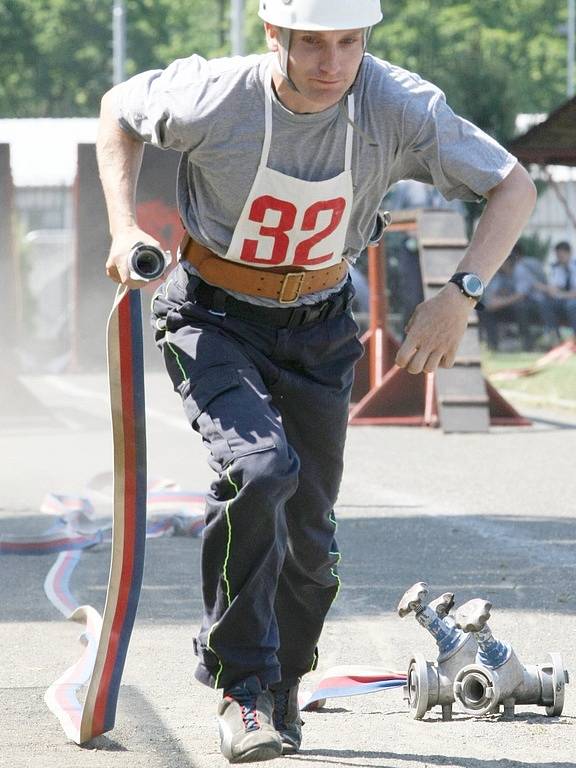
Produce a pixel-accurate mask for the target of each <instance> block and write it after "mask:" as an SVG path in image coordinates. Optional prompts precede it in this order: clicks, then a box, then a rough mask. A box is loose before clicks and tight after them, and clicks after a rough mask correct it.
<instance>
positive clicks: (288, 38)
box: [278, 27, 372, 93]
mask: <svg viewBox="0 0 576 768" xmlns="http://www.w3.org/2000/svg"><path fill="white" fill-rule="evenodd" d="M371 32H372V27H366V29H365V30H364V50H363V52H362V59H364V54H365V53H366V49H367V48H368V40H369V39H370V33H371ZM278 42H279V43H280V45H279V48H278V61H279V64H280V72H281V73H282V77H283V78H284V80H286V82H287V83H288V85H289V86H290V88H292V90H293V91H296V93H300V91H299V90H298V87H297V86H296V83H295V82H294V81H293V80H292V78H291V77H290V75H289V73H288V60H289V58H290V44H291V42H292V30H291V29H287V28H286V27H278ZM361 67H362V62H360V66H359V67H358V72H357V73H356V77H355V78H354V82H353V83H352V85H351V86H350V88H349V91H350V90H352V88H353V87H354V83H355V82H356V80H357V79H358V75H359V73H360V69H361Z"/></svg>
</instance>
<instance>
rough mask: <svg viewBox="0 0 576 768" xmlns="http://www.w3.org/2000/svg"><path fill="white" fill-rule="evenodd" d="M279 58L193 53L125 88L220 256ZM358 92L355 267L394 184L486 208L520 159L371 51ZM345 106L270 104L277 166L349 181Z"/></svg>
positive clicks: (121, 105)
mask: <svg viewBox="0 0 576 768" xmlns="http://www.w3.org/2000/svg"><path fill="white" fill-rule="evenodd" d="M274 56H275V54H264V55H254V56H246V57H234V58H222V59H213V60H210V61H207V60H205V59H203V58H201V57H200V56H197V55H194V56H191V57H190V58H187V59H180V60H178V61H175V62H173V63H172V64H171V65H170V66H169V67H168V68H167V69H165V70H154V71H150V72H144V73H142V74H139V75H136V76H135V77H133V78H131V79H130V80H128V81H126V82H125V83H124V84H123V85H122V86H121V87H120V88H119V89H118V94H119V95H118V99H117V115H118V118H119V120H120V124H121V125H122V127H123V128H125V129H126V130H128V131H130V132H133V133H134V134H136V135H137V136H138V137H139V138H140V139H142V140H144V141H146V142H149V143H152V144H154V145H156V146H158V147H162V148H166V149H167V148H172V149H175V150H178V151H180V152H182V153H183V157H182V162H181V165H180V171H179V178H178V206H179V210H180V215H181V217H182V220H183V221H184V223H185V225H186V227H187V229H188V230H189V232H190V233H191V235H192V236H193V237H194V238H195V239H197V240H198V241H200V242H202V243H204V244H205V245H206V246H207V247H208V248H210V249H211V250H213V251H214V252H215V253H217V254H218V255H220V256H223V255H224V254H225V253H226V251H227V250H228V246H229V244H230V241H231V239H232V233H233V231H234V228H235V225H236V222H237V220H238V218H239V216H240V214H241V212H242V209H243V207H244V203H245V201H246V198H247V196H248V193H249V191H250V189H251V187H252V183H253V181H254V178H255V175H256V171H257V169H258V165H259V162H260V156H261V152H262V144H263V140H264V99H265V93H264V83H265V74H266V71H267V68H268V67H269V66H271V64H272V61H273V57H274ZM353 93H354V97H355V108H356V116H355V123H356V124H357V126H358V128H359V129H360V130H358V131H355V132H354V150H353V160H352V174H353V182H354V200H353V206H352V215H351V220H350V225H349V228H348V233H347V236H346V246H345V250H344V257H345V258H346V259H347V260H349V261H350V262H354V261H355V260H356V258H357V257H358V255H359V254H360V252H361V251H362V250H363V249H364V248H365V247H366V245H367V244H368V243H369V242H370V241H371V239H372V238H374V236H375V233H376V231H377V229H378V210H379V208H380V205H381V201H382V198H383V197H384V195H385V194H386V192H387V191H388V189H389V188H390V186H391V185H392V184H394V183H395V182H396V181H399V180H400V179H416V180H418V181H422V182H425V183H429V184H433V185H434V186H435V187H437V188H438V190H439V191H440V192H441V193H442V195H443V196H444V197H445V198H446V199H448V200H451V199H453V198H460V199H462V200H479V199H481V197H482V196H483V195H484V194H485V193H486V192H488V191H489V190H490V189H492V188H493V187H494V186H496V185H497V184H498V183H499V182H500V181H502V180H503V179H504V178H505V177H506V176H507V174H508V173H509V172H510V171H511V170H512V168H513V167H514V165H515V163H516V159H515V158H514V157H513V156H512V155H510V154H509V153H508V152H507V151H506V150H505V149H504V148H503V147H501V146H500V145H499V144H498V143H497V142H496V141H494V139H492V138H490V137H489V136H488V135H487V134H485V133H483V132H482V131H481V130H480V129H478V128H477V127H475V126H474V125H472V124H471V123H469V122H468V121H466V120H464V119H462V118H461V117H458V116H457V115H455V114H454V112H452V110H451V109H450V107H449V106H448V105H447V104H446V101H445V98H444V94H443V93H442V91H440V90H439V89H438V88H437V87H436V86H434V85H431V84H430V83H428V82H426V81H424V80H422V79H421V78H420V77H419V76H418V75H415V74H413V73H411V72H408V71H406V70H404V69H401V68H399V67H395V66H393V65H392V64H389V63H388V62H386V61H382V60H380V59H377V58H375V57H373V56H371V55H369V54H367V55H366V56H365V58H364V61H363V64H362V67H361V70H360V73H359V75H358V78H357V79H356V82H355V84H354V86H353ZM343 104H344V102H342V103H341V104H338V105H335V106H333V107H330V108H329V109H327V110H325V111H323V112H319V113H313V114H296V113H293V112H290V111H289V110H288V109H286V108H285V107H284V106H283V105H282V104H281V103H280V102H279V101H278V100H277V99H276V98H275V97H274V104H273V113H272V114H273V118H272V146H271V150H270V157H269V162H268V164H269V166H270V167H271V168H273V169H274V170H277V171H280V172H281V173H285V174H287V175H290V176H294V177H297V178H300V179H304V180H310V181H323V180H325V179H328V178H332V177H334V176H336V175H338V174H340V173H342V171H343V170H344V153H345V138H346V126H347V122H346V111H345V109H343ZM143 226H144V228H145V223H143ZM325 295H327V294H326V293H323V294H315V295H314V296H311V297H307V298H306V299H305V301H306V302H307V303H309V302H311V301H318V300H320V299H322V298H324V296H325ZM241 298H247V297H244V296H242V297H241ZM250 300H252V299H250ZM263 301H264V300H260V301H259V302H258V303H262V302H263ZM265 303H269V304H272V305H274V304H275V302H268V301H266V302H265Z"/></svg>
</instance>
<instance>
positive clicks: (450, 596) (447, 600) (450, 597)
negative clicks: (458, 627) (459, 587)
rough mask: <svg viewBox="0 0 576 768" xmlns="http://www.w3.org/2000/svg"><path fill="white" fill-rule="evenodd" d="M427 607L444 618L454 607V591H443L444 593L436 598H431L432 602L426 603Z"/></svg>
mask: <svg viewBox="0 0 576 768" xmlns="http://www.w3.org/2000/svg"><path fill="white" fill-rule="evenodd" d="M428 607H429V608H432V610H434V611H436V614H437V615H438V616H440V618H441V619H445V618H446V616H448V614H449V613H450V611H451V610H452V608H454V592H444V594H443V595H440V597H437V598H436V600H432V602H431V603H429V604H428Z"/></svg>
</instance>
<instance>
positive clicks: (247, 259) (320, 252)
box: [226, 70, 354, 269]
mask: <svg viewBox="0 0 576 768" xmlns="http://www.w3.org/2000/svg"><path fill="white" fill-rule="evenodd" d="M265 85H266V87H265V90H266V98H265V134H264V144H263V147H262V156H261V158H260V166H259V168H258V172H257V173H256V178H255V179H254V183H253V185H252V189H251V190H250V193H249V195H248V198H247V200H246V203H245V205H244V209H243V211H242V214H241V216H240V218H239V219H238V223H237V224H236V228H235V229H234V234H233V236H232V241H231V243H230V247H229V248H228V252H227V253H226V258H227V259H231V260H232V261H237V262H239V263H240V264H245V265H247V266H251V267H284V266H291V267H298V268H299V269H322V268H324V267H330V266H332V265H333V264H337V263H338V262H340V261H342V254H343V252H344V246H345V241H346V233H347V231H348V224H349V222H350V214H351V212H352V197H353V184H352V143H353V138H354V132H353V128H352V126H351V125H350V123H349V124H348V127H347V131H346V154H345V159H344V171H343V172H342V173H341V174H339V175H338V176H335V177H334V178H332V179H327V180H326V181H303V180H302V179H296V178H294V177H293V176H288V175H286V174H284V173H280V172H279V171H274V170H273V169H272V168H268V157H269V154H270V144H271V142H272V72H271V71H270V70H269V71H268V73H267V75H266V84H265ZM348 116H349V118H350V120H351V121H352V120H354V96H353V95H352V94H350V95H349V96H348Z"/></svg>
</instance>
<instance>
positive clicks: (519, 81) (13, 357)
mask: <svg viewBox="0 0 576 768" xmlns="http://www.w3.org/2000/svg"><path fill="white" fill-rule="evenodd" d="M574 4H575V0H508V2H506V3H500V2H491V1H490V0H482V1H480V0H405V1H404V2H402V3H399V2H393V1H392V0H383V2H382V7H383V12H384V21H383V22H382V24H380V25H379V26H378V27H377V28H376V29H375V30H374V32H373V35H372V38H371V40H370V51H371V52H372V53H374V54H375V55H377V56H379V57H382V58H384V59H387V60H389V61H391V62H393V63H395V64H398V65H400V66H402V67H405V68H407V69H410V70H413V71H416V72H418V73H419V74H420V75H421V76H422V77H424V78H426V79H429V80H431V81H432V82H434V83H436V84H437V85H438V86H440V87H441V88H442V89H443V90H444V91H445V93H446V97H447V100H448V103H449V104H450V105H451V106H452V107H453V109H454V110H455V111H456V112H458V113H459V114H461V115H462V116H464V117H466V118H468V119H470V120H471V121H473V122H474V123H476V124H477V125H478V126H480V127H481V128H482V129H484V130H485V131H487V132H488V133H489V134H491V135H492V136H494V137H495V138H497V139H498V140H499V141H500V142H501V143H503V144H504V145H506V146H508V147H509V148H510V149H511V151H513V152H515V154H517V155H518V156H519V157H520V158H521V159H522V161H523V162H524V163H525V164H526V166H527V167H528V168H529V169H530V172H531V174H532V176H533V178H534V180H535V181H536V183H537V186H538V191H539V198H538V204H537V207H536V211H535V212H534V215H533V216H532V219H531V221H530V223H529V225H528V226H527V228H526V231H525V232H524V234H523V237H522V241H521V244H520V250H521V253H520V257H518V258H521V259H523V263H524V265H525V266H526V268H528V269H529V271H530V270H532V271H531V274H532V275H533V278H534V279H533V280H532V283H533V284H536V283H538V284H539V285H540V286H541V285H542V284H543V283H544V284H548V283H549V282H550V280H552V277H553V275H552V273H553V271H554V268H555V266H554V265H555V264H556V263H557V261H558V253H557V250H556V248H555V246H556V245H557V244H558V243H566V244H568V245H569V246H570V248H571V255H570V258H571V259H573V258H574V253H575V250H576V169H575V168H574V166H575V165H576V102H575V99H574V77H575V76H574V48H575V45H574V29H575V26H576V22H575V12H574ZM257 6H258V0H0V232H1V235H2V236H1V238H0V266H1V271H0V286H1V288H0V312H1V318H0V319H1V324H0V345H1V349H2V355H3V360H4V361H5V363H4V365H5V367H4V366H3V367H4V371H3V373H2V378H3V379H4V380H7V379H8V378H9V377H10V376H12V377H13V376H15V375H16V374H20V373H22V374H36V373H48V374H60V373H74V372H83V371H97V370H100V369H103V367H104V365H105V353H104V341H103V337H104V326H105V319H106V315H107V312H108V309H109V307H110V305H111V302H112V297H113V293H114V286H113V285H112V284H110V283H109V282H108V281H107V279H106V278H105V275H104V269H103V265H104V261H105V258H106V252H107V247H108V231H107V219H106V216H105V210H104V202H103V198H102V194H101V192H100V187H99V182H98V175H97V169H96V165H95V153H94V141H95V136H96V126H97V115H98V111H99V101H100V98H101V96H102V94H103V93H104V92H105V91H106V90H107V89H108V88H109V87H110V86H111V85H112V84H113V83H114V82H119V81H121V80H123V79H125V78H127V77H129V76H131V75H132V74H135V73H136V72H139V71H143V70H146V69H154V68H161V67H164V66H166V65H167V64H168V63H169V62H170V61H172V60H173V59H175V58H179V57H186V56H189V55H190V54H192V53H198V54H201V55H203V56H206V57H214V56H221V55H230V54H244V53H251V52H259V51H262V50H263V49H264V39H263V33H262V25H261V22H260V21H259V19H258V18H257V15H256V11H257ZM177 163H178V156H177V154H176V153H173V152H171V151H168V152H159V151H158V150H154V149H150V148H147V152H146V159H145V164H144V168H143V172H142V178H141V184H140V191H139V198H138V206H139V208H138V210H139V216H140V218H141V219H142V221H141V223H142V225H143V226H144V227H148V229H149V230H150V231H151V232H152V233H153V234H155V235H156V236H157V237H159V238H160V239H161V240H162V242H163V244H164V245H165V246H166V247H171V248H173V249H174V248H175V244H176V242H177V240H178V237H179V233H180V228H179V221H178V217H177V214H176V212H175V208H174V205H175V204H174V198H175V195H174V190H175V172H176V167H177ZM383 208H385V209H388V210H392V211H394V210H399V209H405V208H452V209H454V210H456V211H458V212H459V213H460V214H461V215H462V216H463V217H464V220H465V223H466V228H467V232H468V234H470V232H471V231H472V229H473V227H474V223H475V221H476V220H477V218H478V216H479V214H480V212H481V206H479V205H464V204H460V203H457V202H456V203H451V204H448V203H447V202H446V201H444V200H443V199H442V197H441V196H440V195H439V194H438V193H437V192H436V191H435V190H433V189H432V188H430V187H426V186H424V185H421V184H418V183H416V182H403V183H401V184H398V185H396V187H395V188H394V189H392V190H391V191H390V193H389V195H388V196H387V198H386V199H385V200H384V201H383ZM385 261H386V264H385V269H386V273H387V279H386V280H385V281H384V283H385V288H384V289H383V290H385V291H386V296H385V297H384V298H385V299H386V308H387V312H388V315H389V318H388V320H389V329H390V332H391V333H393V334H394V335H395V336H396V337H398V338H400V337H401V335H402V332H403V331H402V329H403V326H404V322H405V320H406V317H407V315H409V313H410V312H411V310H412V308H413V306H414V305H415V303H417V301H419V300H420V298H421V292H422V289H421V285H422V280H421V276H420V275H419V272H418V270H419V263H418V262H419V251H418V243H417V242H415V240H414V238H412V237H410V236H407V235H403V234H400V233H396V234H394V233H393V234H391V235H389V236H388V238H387V242H386V259H385ZM515 271H516V273H517V272H518V270H517V269H516V270H515ZM355 279H356V281H357V284H358V303H357V307H356V310H357V315H358V319H359V321H360V323H361V325H362V326H363V327H364V328H365V327H367V326H368V324H369V298H370V286H369V285H368V280H367V267H366V259H364V260H361V262H360V264H359V268H358V270H357V274H356V276H355ZM515 281H516V278H514V279H511V280H509V281H508V283H506V281H505V280H504V281H503V282H504V283H505V284H506V285H505V287H504V288H503V289H502V291H501V292H503V295H504V298H505V302H506V301H507V302H508V304H505V306H504V307H502V301H501V302H500V304H498V308H497V310H494V311H495V312H497V313H498V315H497V316H496V315H494V316H493V317H492V318H491V320H492V321H493V322H491V326H494V325H495V326H496V327H497V333H496V334H495V335H494V333H493V328H492V327H491V328H488V331H487V330H486V327H484V326H485V325H486V324H482V323H481V325H480V331H481V338H482V350H483V355H484V362H485V365H486V366H487V370H488V371H489V372H490V371H492V370H498V369H500V368H502V367H504V368H509V367H510V366H514V365H529V364H530V363H531V362H533V361H534V360H536V359H537V358H538V357H539V356H540V355H541V354H543V353H545V352H546V351H547V350H549V349H551V348H554V346H556V345H557V344H559V343H562V342H565V341H566V340H570V339H572V338H573V333H574V328H573V327H572V325H571V323H570V317H569V314H568V313H566V312H564V313H559V314H558V313H557V314H558V316H557V317H556V315H554V318H553V323H552V321H551V320H550V319H548V320H546V319H545V318H544V319H543V318H542V316H541V313H539V312H538V311H537V310H538V307H536V309H534V307H533V306H532V304H533V299H534V296H531V295H529V294H530V292H531V291H532V290H536V288H534V285H532V287H530V286H528V287H526V285H525V284H523V285H524V287H523V288H522V289H521V290H520V289H519V288H518V285H517V281H516V282H515ZM575 288H576V286H575ZM516 294H518V296H520V298H518V299H514V300H513V299H512V298H511V297H512V296H516ZM525 299H526V300H528V299H530V301H531V302H532V303H531V304H530V308H529V309H528V310H527V309H526V307H525V306H524V304H522V302H523V301H524V300H525ZM516 305H517V306H516ZM520 306H522V307H523V310H522V311H523V315H522V317H521V318H520V320H519V316H518V311H517V310H518V309H519V307H520ZM503 309H504V310H507V311H503ZM526 312H528V321H527V322H528V323H529V326H530V327H529V332H528V336H527V335H526V333H524V331H525V328H524V327H523V326H522V322H524V321H523V320H522V318H523V317H524V315H526ZM524 324H525V323H524ZM488 325H490V323H489V324H488ZM491 334H492V335H491ZM151 359H152V361H153V362H152V365H156V364H157V363H158V361H156V358H155V357H153V358H151ZM154 361H155V362H154ZM571 365H572V364H571V363H569V365H568V367H566V366H564V367H563V368H562V376H565V375H566V371H570V376H568V378H567V381H566V382H563V383H561V385H560V394H558V391H556V395H558V396H561V398H562V399H568V400H569V399H570V397H571V396H572V398H573V399H576V392H574V391H573V390H572V395H571V392H570V387H572V388H573V387H574V385H573V384H572V381H573V375H574V373H575V372H576V368H574V367H570V366H571ZM541 380H542V377H540V379H539V382H541ZM510 386H513V387H514V386H516V387H520V388H527V389H528V390H530V388H531V387H533V386H534V384H533V382H526V381H520V382H519V383H518V382H513V383H512V384H511V385H510ZM537 386H541V384H540V383H539V384H538V385H537ZM554 386H555V387H556V386H557V384H554Z"/></svg>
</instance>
